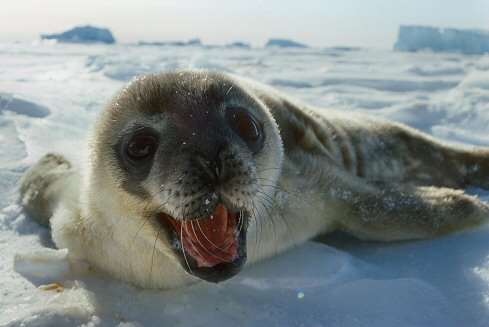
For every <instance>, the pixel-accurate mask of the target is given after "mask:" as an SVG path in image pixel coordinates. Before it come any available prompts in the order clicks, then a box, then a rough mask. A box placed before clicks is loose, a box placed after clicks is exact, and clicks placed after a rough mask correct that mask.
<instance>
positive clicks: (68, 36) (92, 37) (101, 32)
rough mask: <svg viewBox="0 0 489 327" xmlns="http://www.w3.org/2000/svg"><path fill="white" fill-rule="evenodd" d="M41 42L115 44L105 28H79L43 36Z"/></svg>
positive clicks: (88, 26)
mask: <svg viewBox="0 0 489 327" xmlns="http://www.w3.org/2000/svg"><path fill="white" fill-rule="evenodd" d="M41 39H43V40H57V41H58V42H67V43H107V44H113V43H115V39H114V36H113V35H112V33H111V32H110V31H109V30H108V29H107V28H98V27H94V26H90V25H87V26H79V27H75V28H73V29H71V30H68V31H66V32H63V33H59V34H43V35H41Z"/></svg>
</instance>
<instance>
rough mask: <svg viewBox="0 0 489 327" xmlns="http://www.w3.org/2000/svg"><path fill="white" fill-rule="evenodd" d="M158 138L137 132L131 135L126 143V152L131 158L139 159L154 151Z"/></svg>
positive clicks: (150, 154)
mask: <svg viewBox="0 0 489 327" xmlns="http://www.w3.org/2000/svg"><path fill="white" fill-rule="evenodd" d="M157 145H158V140H157V139H156V137H154V136H152V135H146V134H138V135H135V136H133V137H132V138H131V139H130V140H129V141H128V142H127V145H126V153H127V155H128V157H129V158H131V159H133V160H141V159H144V158H147V157H149V156H152V155H153V154H154V153H155V152H156V147H157Z"/></svg>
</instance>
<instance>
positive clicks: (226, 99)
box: [20, 70, 489, 288]
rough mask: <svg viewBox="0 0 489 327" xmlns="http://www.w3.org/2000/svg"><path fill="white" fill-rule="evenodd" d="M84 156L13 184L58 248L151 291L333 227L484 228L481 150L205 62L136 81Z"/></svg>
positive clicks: (486, 177)
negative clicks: (305, 99) (322, 105)
mask: <svg viewBox="0 0 489 327" xmlns="http://www.w3.org/2000/svg"><path fill="white" fill-rule="evenodd" d="M87 144H88V146H87V151H86V152H87V153H86V158H85V159H84V160H83V161H82V162H81V163H80V164H79V165H74V164H72V163H71V162H70V161H68V160H67V159H66V158H64V157H63V156H61V155H57V154H48V155H46V156H45V157H44V158H42V159H41V160H40V161H39V163H37V164H36V165H34V166H33V167H31V168H30V169H29V170H28V171H27V173H26V175H25V176H24V178H23V179H22V181H21V188H20V190H21V201H22V204H23V206H24V208H25V211H26V212H27V213H28V214H29V215H30V216H32V217H34V218H35V219H37V220H38V221H39V222H40V223H41V224H44V225H47V226H50V227H51V229H52V237H53V240H54V242H55V244H56V245H57V246H58V247H59V248H67V249H68V250H69V253H70V255H71V256H73V257H76V258H80V259H84V260H87V261H88V262H89V263H90V264H91V266H92V267H94V268H96V269H98V270H101V271H104V272H106V273H109V274H111V275H113V276H115V277H117V278H119V279H122V280H124V281H127V282H129V283H132V284H134V285H138V286H141V287H145V288H173V287H179V286H183V285H188V284H190V283H193V282H196V281H198V280H206V281H210V282H220V281H223V280H226V279H228V278H230V277H232V276H234V275H236V274H237V273H238V272H239V271H240V270H241V268H242V267H243V266H244V265H245V263H246V262H248V263H253V262H257V261H260V260H263V259H265V258H268V257H271V256H273V255H275V254H277V253H279V252H282V251H284V250H286V249H288V248H290V247H292V246H294V245H297V244H300V243H301V242H303V241H305V240H308V239H312V238H314V237H316V236H318V235H320V234H324V233H327V232H330V231H333V230H343V231H346V232H348V233H350V234H352V235H353V236H356V237H358V238H361V239H367V240H376V241H401V240H414V239H422V238H429V237H435V236H438V235H443V234H446V233H449V232H453V231H457V230H461V229H466V228H470V227H474V226H478V225H480V224H483V223H485V222H487V220H488V218H489V206H488V205H487V204H486V203H484V202H482V201H480V200H478V199H477V198H476V197H474V196H470V195H468V194H466V193H464V191H463V188H465V187H467V186H475V187H481V188H485V189H489V149H488V148H461V147H457V146H454V145H450V144H445V143H443V142H441V141H438V140H435V139H434V138H432V137H430V136H428V135H426V134H423V133H421V132H419V131H416V130H414V129H412V128H409V127H407V126H404V125H402V124H398V123H394V122H389V121H387V120H384V119H380V118H376V117H371V116H366V115H360V114H353V113H342V112H335V111H332V110H326V109H317V108H312V107H310V106H307V105H305V104H302V103H300V102H299V101H297V100H294V99H291V98H289V97H287V96H286V95H284V94H282V93H280V92H279V91H277V90H275V89H273V88H271V87H269V86H266V85H263V84H260V83H258V82H255V81H252V80H249V79H246V78H243V77H238V76H231V75H224V74H222V73H219V72H215V71H207V70H197V71H192V70H182V71H174V72H165V73H156V74H152V75H147V76H142V77H140V78H138V79H135V80H134V81H132V82H131V83H130V84H128V85H127V86H126V87H124V88H123V89H122V90H120V91H119V92H118V93H117V94H116V95H115V96H114V98H113V99H112V100H111V101H110V102H109V104H108V105H107V107H106V108H105V110H103V111H102V113H101V115H100V117H99V118H98V119H97V121H96V122H95V123H94V126H93V128H92V130H91V133H90V136H89V140H88V142H87Z"/></svg>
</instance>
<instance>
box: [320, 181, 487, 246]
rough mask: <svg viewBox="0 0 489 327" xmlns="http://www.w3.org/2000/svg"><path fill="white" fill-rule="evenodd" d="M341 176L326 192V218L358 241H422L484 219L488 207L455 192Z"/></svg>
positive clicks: (477, 200)
mask: <svg viewBox="0 0 489 327" xmlns="http://www.w3.org/2000/svg"><path fill="white" fill-rule="evenodd" d="M342 175H343V176H341V178H338V179H336V181H335V184H336V185H330V186H329V187H328V189H327V190H326V192H327V197H329V198H330V200H329V201H331V204H332V208H331V209H330V210H332V211H333V212H332V218H333V219H334V220H335V222H336V223H337V225H338V226H340V229H342V230H344V231H346V232H348V233H350V234H352V235H354V236H356V237H359V238H361V239H367V240H378V241H401V240H410V239H422V238H428V237H433V236H437V235H443V234H447V233H450V232H454V231H457V230H461V229H466V228H470V227H474V226H477V225H480V224H482V223H484V222H487V221H488V220H489V205H488V204H486V203H484V202H482V201H480V200H479V199H477V198H476V197H475V196H470V195H467V194H465V193H464V192H463V191H461V190H454V189H450V188H440V187H424V186H422V187H420V186H411V185H391V184H385V183H369V182H366V181H365V180H362V179H360V178H358V177H356V176H350V175H349V176H345V175H344V174H342Z"/></svg>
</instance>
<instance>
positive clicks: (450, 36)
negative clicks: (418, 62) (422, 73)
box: [394, 26, 489, 54]
mask: <svg viewBox="0 0 489 327" xmlns="http://www.w3.org/2000/svg"><path fill="white" fill-rule="evenodd" d="M394 50H398V51H418V50H432V51H435V52H461V53H464V54H483V53H488V52H489V32H488V31H483V30H459V29H454V28H446V29H443V28H436V27H428V26H401V27H400V28H399V37H398V40H397V42H396V44H395V45H394Z"/></svg>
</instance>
